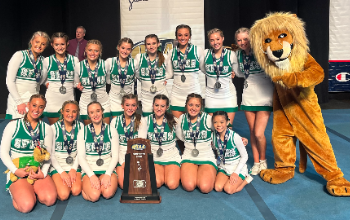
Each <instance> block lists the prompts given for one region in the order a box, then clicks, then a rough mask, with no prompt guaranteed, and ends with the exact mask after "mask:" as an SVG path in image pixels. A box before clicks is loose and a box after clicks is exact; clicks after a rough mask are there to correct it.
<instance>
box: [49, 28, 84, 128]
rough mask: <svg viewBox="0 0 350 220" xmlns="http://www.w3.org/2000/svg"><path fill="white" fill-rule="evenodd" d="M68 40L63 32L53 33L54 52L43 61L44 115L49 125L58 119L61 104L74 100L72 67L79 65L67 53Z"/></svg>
mask: <svg viewBox="0 0 350 220" xmlns="http://www.w3.org/2000/svg"><path fill="white" fill-rule="evenodd" d="M68 40H69V39H68V36H67V35H66V34H65V33H62V32H57V33H54V34H53V35H52V37H51V46H52V48H53V49H54V51H55V53H54V54H53V55H51V56H49V57H46V58H45V59H44V63H43V77H44V76H45V79H44V80H45V85H46V88H47V90H46V94H45V97H46V99H47V105H46V108H45V112H44V116H46V117H48V120H49V123H50V125H52V124H54V123H55V122H57V121H58V118H59V116H60V109H61V106H62V104H63V103H64V102H65V101H66V100H74V85H75V83H74V68H75V66H79V60H78V58H77V57H74V56H72V55H70V54H68V53H67V51H66V50H67V46H68ZM76 83H77V82H76Z"/></svg>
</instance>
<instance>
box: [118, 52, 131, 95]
mask: <svg viewBox="0 0 350 220" xmlns="http://www.w3.org/2000/svg"><path fill="white" fill-rule="evenodd" d="M117 65H118V76H119V81H120V87H122V89H123V88H124V86H125V83H126V75H127V74H128V68H129V60H128V61H126V64H125V68H124V72H122V66H121V65H120V60H119V57H117Z"/></svg>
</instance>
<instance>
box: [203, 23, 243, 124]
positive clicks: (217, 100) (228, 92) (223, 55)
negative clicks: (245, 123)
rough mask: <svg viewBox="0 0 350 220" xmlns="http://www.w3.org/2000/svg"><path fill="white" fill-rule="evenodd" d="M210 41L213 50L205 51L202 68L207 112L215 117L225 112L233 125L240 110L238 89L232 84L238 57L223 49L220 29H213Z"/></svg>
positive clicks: (222, 36)
mask: <svg viewBox="0 0 350 220" xmlns="http://www.w3.org/2000/svg"><path fill="white" fill-rule="evenodd" d="M208 39H209V44H210V46H211V49H206V50H205V51H204V54H205V58H204V68H203V67H202V68H201V70H202V71H203V72H204V73H205V76H206V79H207V83H206V84H207V86H206V90H205V91H206V92H205V112H207V113H209V115H213V113H214V112H216V111H219V110H220V111H225V112H227V114H228V117H229V119H230V124H231V125H232V124H233V119H234V117H235V112H236V111H237V110H238V106H237V95H236V87H235V86H234V84H233V83H232V78H233V77H234V72H237V67H238V64H237V57H236V54H235V53H234V52H233V51H231V50H228V49H225V48H224V47H223V43H224V34H223V32H222V31H221V30H220V29H218V28H214V29H211V30H210V31H209V32H208Z"/></svg>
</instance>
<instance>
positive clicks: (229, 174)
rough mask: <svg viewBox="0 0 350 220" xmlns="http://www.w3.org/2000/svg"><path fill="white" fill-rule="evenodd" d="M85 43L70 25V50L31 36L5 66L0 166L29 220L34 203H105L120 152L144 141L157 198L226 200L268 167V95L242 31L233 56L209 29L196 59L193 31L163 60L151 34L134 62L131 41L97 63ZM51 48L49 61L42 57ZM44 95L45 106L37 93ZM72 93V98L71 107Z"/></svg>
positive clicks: (66, 43) (119, 167)
mask: <svg viewBox="0 0 350 220" xmlns="http://www.w3.org/2000/svg"><path fill="white" fill-rule="evenodd" d="M85 32H86V30H85V28H84V27H82V26H79V27H78V28H77V29H76V38H75V39H72V40H69V38H68V36H67V35H66V34H65V33H62V32H57V33H54V34H53V35H52V36H51V37H49V36H48V34H47V33H45V32H42V31H37V32H35V33H34V34H33V36H32V37H31V39H30V40H29V48H28V49H25V50H21V51H17V52H16V53H14V55H13V56H12V58H11V59H10V61H9V64H8V69H7V76H6V84H7V88H8V91H9V96H8V99H7V110H6V119H10V120H11V121H10V122H9V123H8V124H7V126H6V128H5V130H4V132H3V136H2V140H1V160H2V162H3V163H4V164H5V166H6V167H7V169H8V170H7V182H6V189H7V190H8V191H9V193H10V194H11V197H12V203H13V206H14V208H15V209H16V210H18V211H19V212H23V213H27V212H30V211H31V210H32V209H33V208H34V206H35V204H36V202H37V200H38V201H39V202H40V203H43V204H45V205H47V206H52V205H54V204H55V203H56V200H57V199H59V200H62V201H63V200H67V199H68V198H69V196H70V195H73V196H78V195H80V194H82V196H83V198H84V199H85V200H88V201H91V202H96V201H98V200H99V198H100V196H101V195H102V196H103V197H104V198H106V199H109V198H112V197H113V196H114V194H115V193H116V191H117V188H118V187H119V188H121V189H123V182H124V167H125V154H126V151H127V142H128V140H130V139H135V138H144V139H149V140H150V142H151V149H152V153H153V159H154V164H155V165H154V166H155V173H156V184H157V187H158V188H159V187H161V186H162V185H165V186H166V187H167V188H169V189H170V190H173V189H176V188H177V187H179V185H180V184H181V185H182V187H183V189H184V190H186V191H193V190H195V189H196V188H198V189H199V190H200V191H201V192H202V193H209V192H210V191H212V190H216V191H218V192H221V191H224V192H226V193H228V194H233V193H236V192H239V191H241V190H242V189H243V188H244V187H245V185H247V184H249V183H250V182H251V181H252V180H253V177H252V176H253V175H258V174H259V173H260V171H261V170H264V169H266V168H267V162H266V156H265V153H266V138H265V136H264V132H265V128H266V126H267V123H268V120H269V117H270V114H271V112H272V97H273V89H274V86H273V83H272V81H271V78H270V77H268V76H267V75H266V74H265V72H264V71H263V69H262V68H261V67H260V66H259V64H258V63H257V61H256V59H255V56H254V54H253V51H252V50H251V45H250V37H249V29H248V28H239V29H238V30H237V31H236V33H235V40H236V44H237V45H238V47H239V48H238V50H236V51H233V50H230V49H228V48H226V47H225V46H224V33H223V32H222V31H221V30H220V29H217V28H214V29H212V30H210V31H208V35H207V37H208V40H209V45H210V48H208V49H205V50H203V49H202V48H200V47H197V46H196V45H193V44H191V37H192V32H191V27H189V26H188V25H184V24H181V25H178V26H177V27H176V30H174V32H175V42H176V43H174V47H173V49H172V50H170V51H169V52H168V54H163V52H162V50H161V48H160V41H159V38H158V36H157V35H155V34H149V35H147V36H145V39H144V45H145V53H140V54H137V55H136V57H135V58H131V52H132V49H133V46H134V45H133V41H132V39H130V38H127V37H124V38H122V39H120V40H119V41H118V42H117V43H116V48H117V50H116V56H115V57H111V58H108V59H106V60H103V59H102V58H101V57H102V52H103V46H102V43H101V42H100V41H99V40H89V41H86V40H85V39H84V36H85ZM50 46H51V47H52V48H53V50H54V54H52V55H51V56H49V57H46V58H45V57H43V56H42V55H41V54H42V52H43V51H44V50H45V49H46V48H47V47H50ZM202 73H204V75H205V94H203V93H202V91H201V87H200V78H199V74H202ZM234 77H241V78H244V79H245V81H244V85H243V88H244V89H243V94H242V102H241V103H240V109H241V110H243V111H244V113H245V116H246V120H247V123H248V125H249V130H250V137H249V138H248V139H249V142H250V145H251V148H252V155H253V157H254V164H253V166H251V167H249V169H248V167H247V160H248V153H247V150H246V147H245V146H246V145H247V143H248V139H247V138H244V137H241V136H240V135H239V134H237V133H236V132H235V131H234V129H232V127H234V126H232V125H234V117H235V112H237V111H238V105H237V95H236V88H235V86H234V84H233V83H232V78H234ZM169 79H173V85H172V90H171V93H170V92H169V93H168V91H167V88H166V85H167V80H169ZM136 80H139V82H141V83H138V84H137V87H139V88H138V89H139V91H140V92H139V93H138V95H135V93H134V90H135V88H134V82H135V81H136ZM107 84H110V91H109V92H108V93H107V88H106V85H107ZM41 85H44V86H45V87H46V93H45V95H41V94H39V89H40V86H41ZM75 89H77V90H80V91H81V97H80V100H79V103H78V102H77V101H76V100H75V94H74V93H75V92H74V91H75ZM204 97H205V102H204ZM139 102H140V103H141V106H142V114H140V113H139V112H141V111H139V110H138V108H139ZM140 110H141V109H140ZM44 117H47V120H48V122H49V124H47V123H45V122H43V121H42V118H44ZM81 121H83V123H82V122H81ZM179 146H184V147H179Z"/></svg>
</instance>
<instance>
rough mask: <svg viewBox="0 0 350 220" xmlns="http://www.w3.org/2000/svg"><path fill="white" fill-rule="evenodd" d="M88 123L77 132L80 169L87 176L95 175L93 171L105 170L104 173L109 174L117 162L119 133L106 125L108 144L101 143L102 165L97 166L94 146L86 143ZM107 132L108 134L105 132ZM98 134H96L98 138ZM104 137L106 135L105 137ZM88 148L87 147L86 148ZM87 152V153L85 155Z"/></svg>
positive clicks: (96, 154) (97, 157)
mask: <svg viewBox="0 0 350 220" xmlns="http://www.w3.org/2000/svg"><path fill="white" fill-rule="evenodd" d="M88 126H89V125H87V126H85V127H84V128H83V129H81V130H80V131H79V133H78V139H77V142H78V160H79V164H80V166H81V168H82V170H83V171H84V172H85V173H86V174H87V175H88V176H89V177H91V176H93V175H95V173H94V171H102V170H105V174H106V175H109V176H110V175H111V174H112V172H113V170H114V169H115V167H116V166H117V163H118V151H119V135H118V133H117V130H115V129H109V125H106V130H105V136H106V135H108V136H109V137H108V138H109V141H110V146H106V145H105V143H104V144H103V148H102V154H104V155H101V159H103V160H104V164H103V165H102V166H97V165H96V161H97V160H98V159H99V156H98V153H97V152H96V151H95V150H94V149H95V146H94V144H93V143H92V145H90V146H85V145H86V139H87V138H88V137H87V135H90V133H89V131H87V130H89V128H88ZM106 133H109V134H106ZM99 138H100V135H97V139H98V140H99ZM105 138H106V137H105ZM87 148H89V149H87ZM87 154H88V155H87Z"/></svg>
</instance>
